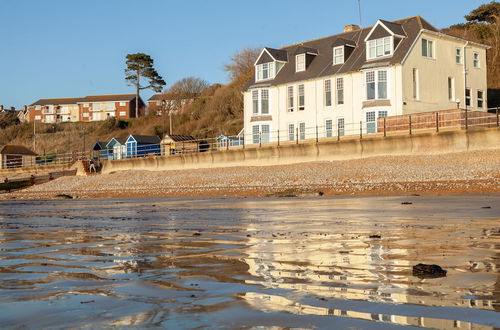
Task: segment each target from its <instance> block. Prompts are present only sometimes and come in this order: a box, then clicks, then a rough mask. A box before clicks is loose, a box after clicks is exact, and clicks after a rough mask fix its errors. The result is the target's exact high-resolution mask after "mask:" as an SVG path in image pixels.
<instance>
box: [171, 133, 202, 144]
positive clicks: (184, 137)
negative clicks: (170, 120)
mask: <svg viewBox="0 0 500 330" xmlns="http://www.w3.org/2000/svg"><path fill="white" fill-rule="evenodd" d="M167 138H170V139H171V140H172V141H174V142H187V141H194V140H196V139H195V138H194V137H193V136H191V135H178V134H177V135H176V134H172V135H170V134H166V135H165V137H164V139H167Z"/></svg>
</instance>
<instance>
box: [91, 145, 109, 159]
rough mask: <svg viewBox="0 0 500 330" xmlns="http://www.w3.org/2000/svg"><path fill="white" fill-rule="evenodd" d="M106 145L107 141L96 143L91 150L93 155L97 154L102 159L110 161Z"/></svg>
mask: <svg viewBox="0 0 500 330" xmlns="http://www.w3.org/2000/svg"><path fill="white" fill-rule="evenodd" d="M106 144H107V143H106V142H105V141H96V143H94V146H93V147H92V149H91V150H90V151H91V152H92V155H93V156H94V155H95V154H98V155H99V156H100V158H101V159H108V149H107V148H106Z"/></svg>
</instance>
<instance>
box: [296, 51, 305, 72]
mask: <svg viewBox="0 0 500 330" xmlns="http://www.w3.org/2000/svg"><path fill="white" fill-rule="evenodd" d="M305 70H306V54H299V55H295V72H301V71H305Z"/></svg>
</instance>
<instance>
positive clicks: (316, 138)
mask: <svg viewBox="0 0 500 330" xmlns="http://www.w3.org/2000/svg"><path fill="white" fill-rule="evenodd" d="M316 143H318V125H316Z"/></svg>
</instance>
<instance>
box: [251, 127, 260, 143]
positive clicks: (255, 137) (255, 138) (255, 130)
mask: <svg viewBox="0 0 500 330" xmlns="http://www.w3.org/2000/svg"><path fill="white" fill-rule="evenodd" d="M252 142H253V144H257V143H259V142H260V131H259V125H253V126H252Z"/></svg>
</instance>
